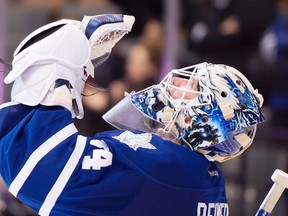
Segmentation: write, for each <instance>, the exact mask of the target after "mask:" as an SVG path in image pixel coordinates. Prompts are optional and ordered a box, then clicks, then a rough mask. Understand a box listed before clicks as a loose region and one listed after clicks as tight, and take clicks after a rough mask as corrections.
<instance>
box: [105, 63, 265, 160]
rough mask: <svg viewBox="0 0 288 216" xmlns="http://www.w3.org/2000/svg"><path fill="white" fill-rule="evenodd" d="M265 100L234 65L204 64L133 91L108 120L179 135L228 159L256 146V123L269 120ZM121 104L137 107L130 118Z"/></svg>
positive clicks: (215, 156) (191, 145) (193, 146)
mask: <svg viewBox="0 0 288 216" xmlns="http://www.w3.org/2000/svg"><path fill="white" fill-rule="evenodd" d="M127 103H129V104H130V105H131V106H130V105H129V106H128V105H127ZM123 104H125V106H123ZM262 104H263V97H262V96H261V95H260V94H259V93H258V91H257V90H254V88H253V87H252V85H251V84H250V82H249V81H248V80H247V78H246V77H245V76H244V75H242V74H241V73H240V72H239V71H237V70H236V69H235V68H232V67H230V66H226V65H214V64H208V63H202V64H197V65H193V66H190V67H186V68H182V69H177V70H172V71H171V72H170V73H168V74H167V76H166V77H165V78H164V79H163V80H162V81H161V82H160V83H159V84H158V85H155V86H152V87H149V88H147V89H145V90H143V91H140V92H136V93H135V92H133V93H131V94H129V95H128V96H126V98H125V99H124V100H123V101H122V102H120V103H119V104H118V105H117V110H115V109H114V108H112V109H111V110H110V111H109V112H108V113H107V114H105V116H104V119H106V120H107V121H108V122H109V123H111V124H112V125H114V126H116V127H118V128H120V129H136V130H141V131H145V132H152V133H158V134H159V133H161V134H162V135H165V136H164V137H169V138H176V139H179V140H180V141H181V143H182V145H183V146H185V147H188V148H190V149H192V150H195V151H198V152H200V153H202V154H204V155H206V156H208V157H210V158H213V160H215V161H219V162H223V161H226V160H228V159H231V158H233V157H235V156H238V155H239V154H241V153H242V152H244V150H246V149H247V148H248V147H249V146H250V145H251V143H252V141H253V138H254V135H255V132H256V125H257V124H259V123H261V122H263V121H264V114H263V112H262V110H261V108H260V107H261V106H262ZM121 107H125V110H127V109H129V110H138V112H136V111H135V112H132V111H131V112H129V113H133V118H131V121H130V120H127V116H125V117H123V119H121V116H123V114H122V115H119V112H121V110H122V109H121ZM139 111H140V112H139ZM112 113H113V114H112ZM130 115H131V114H130ZM136 116H138V117H136ZM139 116H141V118H140V117H139ZM136 120H137V121H140V123H139V122H135V121H136Z"/></svg>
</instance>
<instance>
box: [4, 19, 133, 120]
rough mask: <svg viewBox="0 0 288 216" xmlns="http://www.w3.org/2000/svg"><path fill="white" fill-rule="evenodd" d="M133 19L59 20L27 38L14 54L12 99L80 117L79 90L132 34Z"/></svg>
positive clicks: (9, 80)
mask: <svg viewBox="0 0 288 216" xmlns="http://www.w3.org/2000/svg"><path fill="white" fill-rule="evenodd" d="M134 21H135V18H134V17H133V16H128V15H121V14H104V15H98V16H85V17H84V18H83V20H82V21H77V20H67V19H64V20H60V21H57V22H53V23H50V24H48V25H45V26H43V27H41V28H39V29H37V30H35V31H34V32H32V33H31V34H30V35H28V36H27V37H26V38H25V39H24V40H23V41H22V42H21V43H20V45H19V46H18V47H17V49H16V50H15V52H14V59H13V62H12V71H11V72H10V73H9V74H8V75H7V77H6V78H5V80H4V82H5V83H6V84H9V83H12V82H14V83H13V86H12V92H11V99H12V100H13V101H16V102H19V103H22V104H26V105H29V106H35V105H38V104H42V105H46V106H54V105H59V106H63V107H65V108H67V109H68V110H70V111H71V114H72V117H73V118H74V117H77V118H83V116H84V111H83V106H82V95H81V94H82V91H83V88H84V84H85V82H86V80H87V78H88V76H89V75H90V76H92V77H94V68H96V67H97V66H99V65H100V64H102V63H103V62H104V61H106V60H107V58H108V57H109V54H110V53H111V50H112V48H113V47H114V45H115V44H116V43H117V42H118V41H119V40H120V39H121V38H122V37H123V36H124V35H125V34H127V33H128V32H130V31H131V29H132V26H133V24H134Z"/></svg>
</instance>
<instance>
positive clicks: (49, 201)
mask: <svg viewBox="0 0 288 216" xmlns="http://www.w3.org/2000/svg"><path fill="white" fill-rule="evenodd" d="M86 140H87V138H86V137H84V136H80V135H79V136H78V138H77V142H76V146H75V149H74V151H73V153H72V154H71V156H70V158H69V160H68V161H67V163H66V165H65V167H64V168H63V170H62V172H61V174H60V175H59V177H58V179H57V181H56V182H55V184H54V185H53V187H52V188H51V190H50V192H49V193H48V195H47V196H46V198H45V200H44V202H43V204H42V206H41V208H40V210H39V215H41V216H45V215H49V214H50V212H51V210H52V208H53V206H54V205H55V203H56V201H57V199H58V197H59V196H60V194H61V193H62V191H63V189H64V187H65V186H66V184H67V182H68V180H69V178H70V176H71V175H72V173H73V171H74V169H75V167H76V166H77V164H78V162H79V159H80V157H81V155H82V154H83V151H84V148H85V144H86Z"/></svg>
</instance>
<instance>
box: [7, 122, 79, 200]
mask: <svg viewBox="0 0 288 216" xmlns="http://www.w3.org/2000/svg"><path fill="white" fill-rule="evenodd" d="M75 133H77V129H76V127H75V126H74V124H70V125H67V126H66V127H64V128H63V129H62V130H60V131H58V132H57V133H56V134H54V135H53V136H51V137H50V138H49V139H48V140H46V141H45V142H44V143H43V144H41V145H40V146H39V147H38V148H37V149H36V150H35V151H34V152H33V153H32V154H31V155H30V157H29V158H28V160H27V161H26V163H25V164H24V166H23V167H22V169H21V170H20V172H19V173H18V175H17V176H16V178H15V179H14V180H13V181H12V183H11V185H10V187H9V191H10V192H11V193H12V194H13V195H14V196H17V194H18V192H19V191H20V189H21V188H22V186H23V184H24V183H25V181H26V179H27V178H28V177H29V175H30V174H31V172H32V171H33V169H34V168H35V166H36V165H37V163H38V162H39V161H40V160H41V159H42V158H43V157H44V156H45V155H46V154H48V153H49V152H50V151H51V150H52V149H53V148H55V147H56V146H57V145H58V144H59V143H61V142H62V141H63V140H65V139H67V138H68V137H70V136H71V135H73V134H75Z"/></svg>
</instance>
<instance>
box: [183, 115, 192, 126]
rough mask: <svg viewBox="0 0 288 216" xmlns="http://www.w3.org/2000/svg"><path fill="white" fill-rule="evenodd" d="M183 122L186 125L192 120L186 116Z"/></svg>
mask: <svg viewBox="0 0 288 216" xmlns="http://www.w3.org/2000/svg"><path fill="white" fill-rule="evenodd" d="M184 121H185V123H186V124H190V123H191V121H192V119H191V117H189V116H187V117H186V118H185V120H184Z"/></svg>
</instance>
